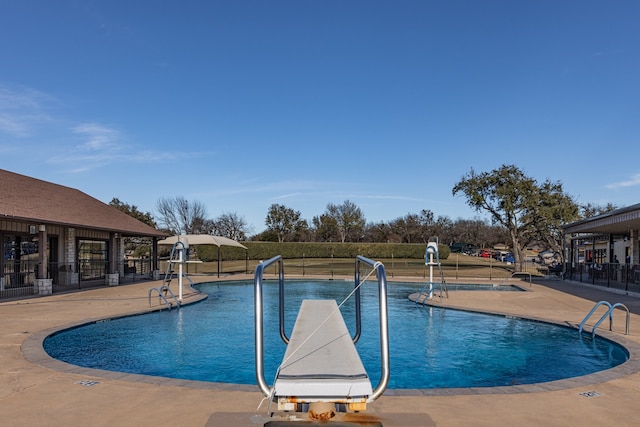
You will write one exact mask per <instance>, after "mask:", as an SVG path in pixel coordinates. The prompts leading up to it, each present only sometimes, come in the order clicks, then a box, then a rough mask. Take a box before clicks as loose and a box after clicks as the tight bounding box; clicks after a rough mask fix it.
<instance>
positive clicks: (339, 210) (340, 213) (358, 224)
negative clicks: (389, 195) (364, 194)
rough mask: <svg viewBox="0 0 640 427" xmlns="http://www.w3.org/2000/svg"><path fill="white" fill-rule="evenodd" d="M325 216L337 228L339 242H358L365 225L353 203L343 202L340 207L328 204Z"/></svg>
mask: <svg viewBox="0 0 640 427" xmlns="http://www.w3.org/2000/svg"><path fill="white" fill-rule="evenodd" d="M325 215H326V216H327V217H329V218H332V219H333V220H334V221H335V223H336V226H337V227H338V233H339V234H340V241H341V242H342V243H344V242H345V241H347V240H349V241H359V240H360V237H361V236H362V233H363V231H364V226H365V224H366V221H365V218H364V214H363V213H362V210H361V209H360V208H359V207H358V206H356V204H355V203H353V202H351V201H349V200H345V201H344V203H342V204H341V205H335V204H333V203H329V204H328V205H327V210H326V212H325Z"/></svg>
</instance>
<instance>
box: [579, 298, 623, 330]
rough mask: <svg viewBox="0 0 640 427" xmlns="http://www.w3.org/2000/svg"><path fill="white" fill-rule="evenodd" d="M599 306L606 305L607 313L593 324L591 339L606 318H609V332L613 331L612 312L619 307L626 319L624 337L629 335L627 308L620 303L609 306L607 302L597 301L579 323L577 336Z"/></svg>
mask: <svg viewBox="0 0 640 427" xmlns="http://www.w3.org/2000/svg"><path fill="white" fill-rule="evenodd" d="M601 305H606V306H607V312H606V313H605V314H603V315H602V317H601V318H600V320H598V321H597V322H596V323H595V325H593V328H592V329H591V337H592V338H593V337H595V335H596V329H598V326H600V324H601V323H602V322H603V321H604V319H606V318H607V317H609V330H610V331H612V330H613V310H615V309H616V308H617V307H620V308H622V309H624V310H625V311H626V312H627V319H626V324H625V335H629V322H630V317H631V313H630V312H629V308H628V307H627V306H626V305H624V304H623V303H621V302H617V303H615V304H613V305H611V303H610V302H608V301H598V302H597V303H595V305H594V306H593V308H592V309H591V311H590V312H589V313H588V314H587V315H586V316H585V318H584V319H583V320H582V322H580V326H579V327H578V333H579V334H581V333H582V328H583V327H584V324H585V323H586V322H587V320H589V318H590V317H591V316H592V315H593V313H595V311H596V310H597V309H598V307H600V306H601Z"/></svg>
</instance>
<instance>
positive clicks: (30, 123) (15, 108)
mask: <svg viewBox="0 0 640 427" xmlns="http://www.w3.org/2000/svg"><path fill="white" fill-rule="evenodd" d="M51 100H52V98H51V97H50V96H48V95H46V94H44V93H42V92H39V91H37V90H34V89H31V88H28V87H21V86H17V87H10V86H7V85H0V132H1V133H5V134H8V135H11V136H14V137H18V138H26V137H28V136H31V135H32V134H33V133H34V132H35V129H36V128H37V127H39V126H40V125H42V124H43V123H46V122H49V121H50V120H51V118H50V117H49V115H48V114H47V113H46V111H45V110H46V106H47V104H48V103H49V102H50V101H51Z"/></svg>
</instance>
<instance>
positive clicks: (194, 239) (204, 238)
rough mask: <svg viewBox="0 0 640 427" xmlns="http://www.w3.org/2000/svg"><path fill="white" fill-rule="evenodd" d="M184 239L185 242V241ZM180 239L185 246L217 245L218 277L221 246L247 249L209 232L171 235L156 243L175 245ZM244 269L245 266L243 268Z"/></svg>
mask: <svg viewBox="0 0 640 427" xmlns="http://www.w3.org/2000/svg"><path fill="white" fill-rule="evenodd" d="M185 240H186V242H185ZM178 241H181V242H183V243H187V244H186V245H185V246H195V245H214V246H217V247H218V277H220V263H221V261H222V259H221V258H222V254H221V252H222V250H221V248H222V246H233V247H236V248H242V249H246V250H248V248H247V247H246V246H244V245H243V244H241V243H238V242H236V241H235V240H233V239H229V238H228V237H222V236H212V235H211V234H181V235H179V236H171V237H168V238H166V239H164V240H159V241H158V245H171V246H173V245H175V244H176V242H178ZM245 270H246V268H245Z"/></svg>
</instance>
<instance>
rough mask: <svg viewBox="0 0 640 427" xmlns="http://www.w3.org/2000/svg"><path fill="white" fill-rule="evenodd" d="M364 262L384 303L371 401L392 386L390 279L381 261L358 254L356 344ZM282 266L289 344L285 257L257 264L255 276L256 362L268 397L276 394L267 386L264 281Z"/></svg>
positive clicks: (281, 285)
mask: <svg viewBox="0 0 640 427" xmlns="http://www.w3.org/2000/svg"><path fill="white" fill-rule="evenodd" d="M360 262H363V263H365V264H368V265H370V266H371V267H372V268H373V269H374V270H375V271H376V275H377V277H378V289H379V292H378V293H379V300H380V308H379V310H380V353H381V356H380V359H381V361H380V366H381V376H380V382H379V383H378V385H377V386H376V388H375V389H374V390H373V392H372V394H371V396H369V398H368V401H369V402H371V401H373V400H375V399H377V398H378V397H380V396H381V395H382V393H383V392H384V390H385V389H386V388H387V384H388V383H389V373H390V370H389V326H388V316H387V276H386V273H385V269H384V265H383V264H382V263H380V262H376V261H373V260H370V259H368V258H365V257H363V256H360V255H358V256H357V257H356V265H355V284H354V286H355V288H356V289H355V295H356V334H355V336H354V337H352V339H353V342H354V343H355V342H356V341H357V340H358V339H359V338H360V328H361V318H360V317H361V316H360V288H359V285H360ZM274 263H278V265H279V274H278V287H279V292H278V294H279V296H278V300H279V306H280V307H279V314H280V316H279V317H280V338H282V340H283V341H284V342H285V343H289V337H288V336H287V335H286V332H285V327H284V268H283V261H282V256H280V255H277V256H275V257H273V258H271V259H269V260H267V261H264V262H261V263H259V264H258V265H257V267H256V270H255V273H254V316H255V359H256V362H255V363H256V380H257V382H258V387H259V388H260V390H261V391H262V393H263V394H264V395H265V396H270V395H271V393H272V389H271V387H269V385H268V384H267V381H266V380H265V377H264V323H263V307H262V300H263V294H262V280H263V275H264V270H265V269H266V268H267V267H269V266H270V265H271V264H274Z"/></svg>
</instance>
